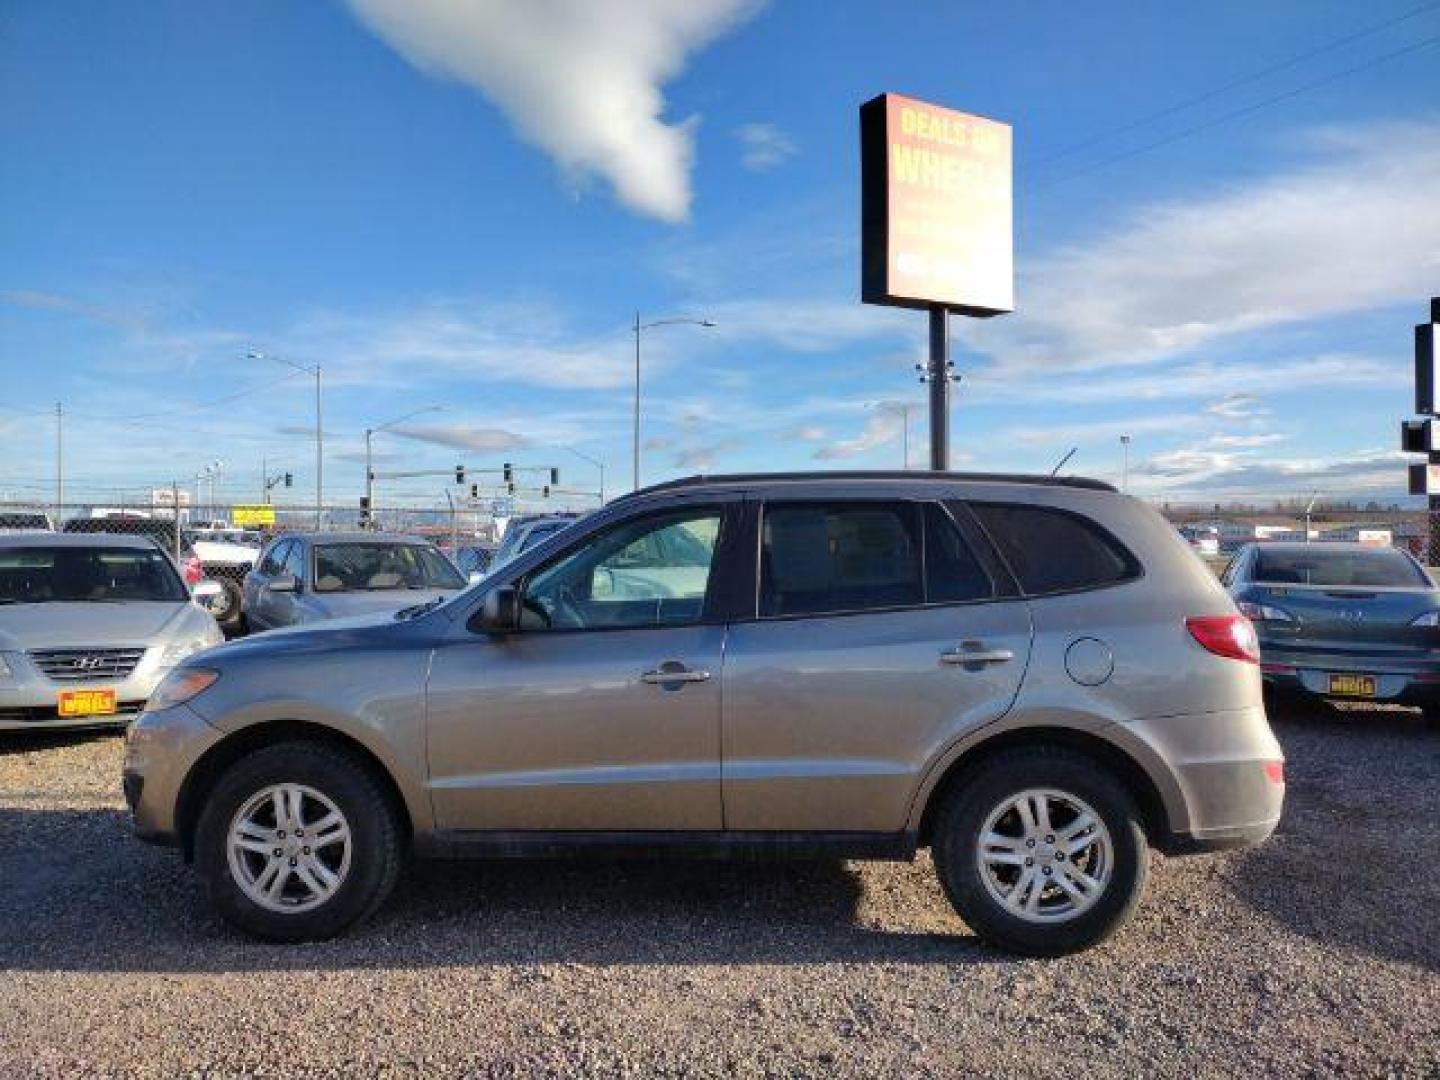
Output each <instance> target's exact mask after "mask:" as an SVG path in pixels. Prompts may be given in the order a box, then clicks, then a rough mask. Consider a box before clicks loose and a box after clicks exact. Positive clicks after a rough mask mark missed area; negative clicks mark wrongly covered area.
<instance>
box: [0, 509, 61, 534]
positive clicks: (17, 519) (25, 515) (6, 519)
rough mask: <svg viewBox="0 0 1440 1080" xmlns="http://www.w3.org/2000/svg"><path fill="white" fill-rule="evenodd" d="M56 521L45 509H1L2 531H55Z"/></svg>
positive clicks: (0, 523)
mask: <svg viewBox="0 0 1440 1080" xmlns="http://www.w3.org/2000/svg"><path fill="white" fill-rule="evenodd" d="M54 530H55V523H54V522H52V521H51V520H50V515H49V514H47V513H45V512H44V511H43V510H0V532H54Z"/></svg>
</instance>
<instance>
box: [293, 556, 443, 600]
mask: <svg viewBox="0 0 1440 1080" xmlns="http://www.w3.org/2000/svg"><path fill="white" fill-rule="evenodd" d="M465 584H466V582H465V579H464V578H462V577H461V576H460V572H459V571H458V570H456V569H455V567H454V565H453V564H451V562H450V560H449V559H447V558H445V556H444V555H441V554H440V552H439V551H437V550H436V549H435V548H430V547H423V546H422V545H420V544H321V545H319V546H318V547H316V548H315V591H316V592H322V593H325V592H354V591H359V590H365V591H375V590H382V589H463V588H464V587H465Z"/></svg>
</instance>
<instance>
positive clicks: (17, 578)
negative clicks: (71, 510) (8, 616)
mask: <svg viewBox="0 0 1440 1080" xmlns="http://www.w3.org/2000/svg"><path fill="white" fill-rule="evenodd" d="M189 596H190V594H189V592H188V591H187V590H186V588H185V583H184V582H183V581H181V580H180V575H179V574H177V573H176V572H175V567H174V565H173V564H172V563H171V562H170V559H169V557H168V556H166V555H165V554H164V552H162V551H160V550H158V549H154V548H106V547H93V548H92V547H85V548H76V547H23V548H4V549H0V604H47V603H58V602H62V601H71V602H73V601H91V602H112V603H113V602H117V601H121V600H165V601H180V600H188V599H189Z"/></svg>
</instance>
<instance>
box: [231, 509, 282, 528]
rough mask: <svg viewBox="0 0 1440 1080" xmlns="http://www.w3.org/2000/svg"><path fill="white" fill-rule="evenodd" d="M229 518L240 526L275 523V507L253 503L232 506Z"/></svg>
mask: <svg viewBox="0 0 1440 1080" xmlns="http://www.w3.org/2000/svg"><path fill="white" fill-rule="evenodd" d="M230 520H231V521H233V522H234V523H235V524H236V525H239V526H241V527H242V528H253V527H255V526H259V525H274V524H275V507H273V506H263V505H258V504H257V505H253V506H234V507H231V509H230Z"/></svg>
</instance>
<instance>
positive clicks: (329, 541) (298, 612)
mask: <svg viewBox="0 0 1440 1080" xmlns="http://www.w3.org/2000/svg"><path fill="white" fill-rule="evenodd" d="M467 584H468V582H466V580H465V578H464V577H462V576H461V574H460V572H459V571H457V570H456V569H455V566H454V564H452V563H451V562H450V560H449V559H447V558H445V556H444V555H442V554H441V553H440V551H439V549H438V548H436V547H435V545H434V544H431V543H429V542H427V541H424V540H417V539H416V538H414V537H413V536H392V535H386V534H384V533H373V532H357V533H298V534H297V533H292V534H290V535H288V536H282V537H280V538H279V539H277V540H275V542H274V543H272V544H271V545H270V546H269V547H268V548H266V549H265V553H264V554H263V555H262V556H261V558H260V562H259V564H258V565H257V566H256V567H255V569H254V570H252V571H251V572H250V573H249V574H247V575H246V576H245V585H244V600H243V605H244V613H245V623H246V626H247V627H248V628H249V629H250V630H252V631H259V630H274V629H276V628H278V627H282V626H295V625H297V624H300V623H313V622H320V621H322V620H325V619H341V618H346V617H349V616H354V615H374V614H382V615H392V614H394V613H395V612H396V611H399V610H400V609H402V608H407V607H413V606H414V605H416V604H423V603H426V602H428V601H430V600H435V599H443V598H444V597H446V596H449V595H450V594H451V593H454V592H458V591H459V590H461V589H464V588H465V587H466V585H467Z"/></svg>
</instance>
